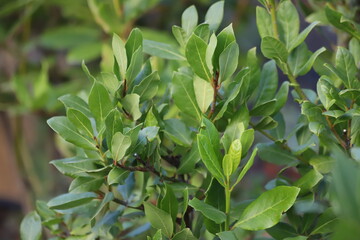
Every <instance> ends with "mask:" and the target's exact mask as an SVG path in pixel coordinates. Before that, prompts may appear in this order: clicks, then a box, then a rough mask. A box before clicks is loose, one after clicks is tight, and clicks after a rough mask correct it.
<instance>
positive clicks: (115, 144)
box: [111, 132, 131, 162]
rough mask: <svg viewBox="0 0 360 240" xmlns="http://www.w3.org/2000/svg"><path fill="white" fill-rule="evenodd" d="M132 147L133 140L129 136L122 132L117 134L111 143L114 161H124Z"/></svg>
mask: <svg viewBox="0 0 360 240" xmlns="http://www.w3.org/2000/svg"><path fill="white" fill-rule="evenodd" d="M130 145H131V139H130V137H129V136H126V135H124V134H122V133H121V132H117V133H115V134H114V136H113V138H112V141H111V153H112V157H113V160H114V161H116V162H118V161H120V160H122V158H123V157H124V156H125V153H126V150H127V149H128V148H129V147H130Z"/></svg>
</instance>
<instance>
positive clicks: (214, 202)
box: [200, 178, 226, 234]
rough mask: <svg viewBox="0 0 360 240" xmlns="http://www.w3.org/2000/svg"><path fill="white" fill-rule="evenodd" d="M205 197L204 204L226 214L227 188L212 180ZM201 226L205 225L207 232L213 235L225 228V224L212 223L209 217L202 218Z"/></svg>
mask: <svg viewBox="0 0 360 240" xmlns="http://www.w3.org/2000/svg"><path fill="white" fill-rule="evenodd" d="M205 196H206V197H205V201H204V202H205V203H206V204H208V205H211V206H213V207H214V208H216V209H217V210H220V211H221V212H225V210H226V203H225V188H224V187H223V186H222V185H221V184H220V183H219V182H218V181H217V180H216V179H215V178H211V182H210V185H209V187H208V188H207V190H206V192H205ZM200 216H202V215H200ZM201 225H202V226H203V225H205V227H206V230H207V231H209V232H210V233H212V234H216V233H218V232H220V231H221V228H222V226H223V224H217V223H216V222H215V221H212V220H211V219H209V218H207V217H204V218H202V220H201Z"/></svg>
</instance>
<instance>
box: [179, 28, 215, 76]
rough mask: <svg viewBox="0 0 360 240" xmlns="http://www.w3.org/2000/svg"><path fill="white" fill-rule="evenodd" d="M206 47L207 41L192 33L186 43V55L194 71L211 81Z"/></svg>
mask: <svg viewBox="0 0 360 240" xmlns="http://www.w3.org/2000/svg"><path fill="white" fill-rule="evenodd" d="M206 49H207V44H206V42H205V41H204V40H202V39H201V38H199V37H198V36H196V35H195V34H192V35H191V37H190V38H189V41H188V42H187V44H186V48H185V55H186V58H187V60H188V62H189V64H190V66H191V68H192V69H193V71H194V72H195V73H196V74H197V75H198V76H199V77H201V78H202V79H205V80H207V81H210V80H211V77H212V76H211V73H210V70H209V68H208V66H207V64H206Z"/></svg>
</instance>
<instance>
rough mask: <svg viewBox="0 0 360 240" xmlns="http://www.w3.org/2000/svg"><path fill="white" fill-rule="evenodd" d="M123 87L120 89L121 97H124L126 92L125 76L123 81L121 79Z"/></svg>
mask: <svg viewBox="0 0 360 240" xmlns="http://www.w3.org/2000/svg"><path fill="white" fill-rule="evenodd" d="M123 85H124V86H123V89H122V97H125V96H126V92H127V81H126V78H124V81H123Z"/></svg>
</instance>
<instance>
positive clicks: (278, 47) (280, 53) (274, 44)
mask: <svg viewBox="0 0 360 240" xmlns="http://www.w3.org/2000/svg"><path fill="white" fill-rule="evenodd" d="M261 52H262V53H263V54H264V56H265V57H267V58H270V59H274V60H280V61H281V62H284V63H285V62H286V61H287V57H288V51H287V50H286V47H285V45H284V44H283V43H282V42H280V41H279V40H277V39H275V38H273V37H270V36H266V37H264V38H263V39H262V41H261Z"/></svg>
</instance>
